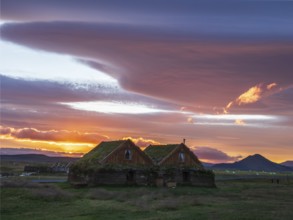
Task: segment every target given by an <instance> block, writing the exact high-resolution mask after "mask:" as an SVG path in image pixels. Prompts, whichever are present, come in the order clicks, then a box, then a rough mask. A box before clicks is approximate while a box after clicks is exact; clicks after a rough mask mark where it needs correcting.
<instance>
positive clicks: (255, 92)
mask: <svg viewBox="0 0 293 220" xmlns="http://www.w3.org/2000/svg"><path fill="white" fill-rule="evenodd" d="M261 93H262V89H261V87H260V85H256V86H253V87H251V88H250V89H249V90H247V91H246V92H245V93H243V94H241V95H240V96H239V97H238V98H237V99H236V103H237V104H238V105H242V104H247V103H254V102H257V101H258V100H260V98H261Z"/></svg>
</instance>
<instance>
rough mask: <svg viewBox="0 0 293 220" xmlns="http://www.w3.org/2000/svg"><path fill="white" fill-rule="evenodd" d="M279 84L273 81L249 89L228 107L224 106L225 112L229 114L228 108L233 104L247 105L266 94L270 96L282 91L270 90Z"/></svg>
mask: <svg viewBox="0 0 293 220" xmlns="http://www.w3.org/2000/svg"><path fill="white" fill-rule="evenodd" d="M276 86H277V83H271V84H267V85H266V86H265V85H263V84H258V85H255V86H253V87H251V88H250V89H248V90H247V91H246V92H244V93H243V94H241V95H240V96H239V97H238V98H237V99H236V100H235V101H231V102H229V103H228V105H227V106H226V108H224V113H225V114H227V113H228V110H229V109H230V108H231V107H232V106H233V105H238V106H241V105H245V104H250V103H255V102H257V101H259V100H260V99H261V98H263V97H264V96H269V95H272V94H273V93H277V92H280V91H282V89H280V90H277V91H276V90H275V91H274V92H271V91H270V90H272V89H274V88H275V87H276Z"/></svg>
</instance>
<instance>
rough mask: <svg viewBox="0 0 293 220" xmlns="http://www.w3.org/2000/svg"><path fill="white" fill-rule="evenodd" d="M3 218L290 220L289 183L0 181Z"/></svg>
mask: <svg viewBox="0 0 293 220" xmlns="http://www.w3.org/2000/svg"><path fill="white" fill-rule="evenodd" d="M1 184H2V187H1V219H3V220H4V219H5V220H9V219H22V220H25V219H288V220H289V219H293V208H292V207H293V199H292V198H293V184H292V182H291V183H287V182H283V183H282V182H281V183H280V184H272V183H271V182H270V181H268V180H267V179H266V180H261V179H258V180H241V181H236V180H234V181H217V188H196V187H177V188H175V189H167V188H151V187H149V188H148V187H96V188H80V189H75V188H72V187H71V186H70V185H69V184H67V183H58V184H38V183H31V182H29V181H27V180H23V179H21V180H20V179H9V181H7V180H3V179H2V183H1Z"/></svg>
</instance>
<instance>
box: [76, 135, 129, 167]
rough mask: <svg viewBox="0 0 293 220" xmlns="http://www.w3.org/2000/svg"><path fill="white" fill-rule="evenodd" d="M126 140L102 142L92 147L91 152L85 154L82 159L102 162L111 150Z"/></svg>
mask: <svg viewBox="0 0 293 220" xmlns="http://www.w3.org/2000/svg"><path fill="white" fill-rule="evenodd" d="M124 142H126V140H119V141H107V142H104V141H103V142H101V143H100V144H99V145H98V146H96V147H95V148H94V149H92V150H91V151H90V152H88V153H87V154H85V155H84V156H83V157H82V158H81V159H80V161H92V160H94V161H98V162H101V161H102V160H103V159H104V158H105V157H107V156H108V155H109V154H110V153H111V152H113V151H114V150H115V149H116V148H118V147H119V146H120V145H121V144H123V143H124Z"/></svg>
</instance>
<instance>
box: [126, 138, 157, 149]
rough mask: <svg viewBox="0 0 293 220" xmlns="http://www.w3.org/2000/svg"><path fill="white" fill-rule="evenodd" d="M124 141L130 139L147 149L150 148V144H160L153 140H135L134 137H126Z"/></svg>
mask: <svg viewBox="0 0 293 220" xmlns="http://www.w3.org/2000/svg"><path fill="white" fill-rule="evenodd" d="M122 139H123V140H127V139H130V140H132V141H133V142H134V143H135V144H136V145H137V146H139V147H142V148H145V147H147V146H149V145H150V144H160V143H159V142H157V141H155V140H152V139H144V138H142V137H138V138H133V137H124V138H122Z"/></svg>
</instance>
